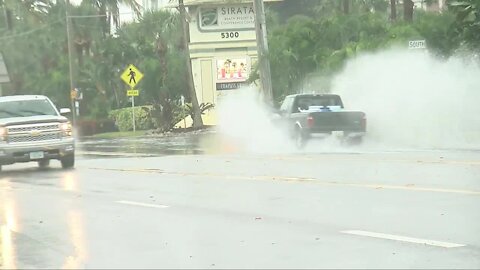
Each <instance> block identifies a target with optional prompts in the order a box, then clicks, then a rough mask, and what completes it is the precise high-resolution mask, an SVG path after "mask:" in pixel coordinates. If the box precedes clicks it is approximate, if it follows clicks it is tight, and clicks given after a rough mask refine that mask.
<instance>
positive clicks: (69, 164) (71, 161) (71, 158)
mask: <svg viewBox="0 0 480 270" xmlns="http://www.w3.org/2000/svg"><path fill="white" fill-rule="evenodd" d="M60 162H61V163H62V168H64V169H71V168H73V167H74V166H75V155H74V154H72V155H68V156H66V157H64V158H62V159H61V160H60Z"/></svg>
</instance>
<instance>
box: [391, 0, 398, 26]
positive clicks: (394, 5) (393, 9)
mask: <svg viewBox="0 0 480 270" xmlns="http://www.w3.org/2000/svg"><path fill="white" fill-rule="evenodd" d="M390 19H391V20H392V22H394V21H396V20H397V0H390Z"/></svg>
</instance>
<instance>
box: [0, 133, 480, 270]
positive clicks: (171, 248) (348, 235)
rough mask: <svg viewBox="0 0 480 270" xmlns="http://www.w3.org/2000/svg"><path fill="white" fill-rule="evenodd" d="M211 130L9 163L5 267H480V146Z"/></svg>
mask: <svg viewBox="0 0 480 270" xmlns="http://www.w3.org/2000/svg"><path fill="white" fill-rule="evenodd" d="M206 138H208V136H205V137H202V136H197V137H196V139H193V140H192V139H187V138H181V137H176V138H170V139H163V142H164V143H163V146H161V145H157V146H156V143H157V142H158V141H159V140H148V139H140V140H136V142H132V141H130V142H131V144H127V143H125V142H123V143H119V142H118V141H116V142H112V141H103V142H95V141H90V142H85V143H82V144H81V148H82V150H81V151H79V153H80V155H79V159H78V162H77V166H76V169H75V170H71V171H63V170H61V169H60V168H59V164H57V163H52V168H51V169H49V170H45V171H40V170H39V169H37V168H36V166H35V164H19V165H14V166H6V167H5V168H4V170H5V171H4V172H3V173H2V175H1V176H0V232H1V233H0V265H2V268H4V269H9V268H212V269H217V268H220V269H222V268H477V269H478V268H480V233H479V232H480V211H479V207H480V151H459V150H457V151H454V150H448V151H447V150H443V151H430V150H422V151H420V150H417V151H413V150H402V151H385V149H384V150H381V149H364V148H362V149H355V148H354V149H350V150H348V149H347V150H342V151H320V152H314V151H306V152H295V153H283V154H252V153H250V154H248V153H238V152H236V149H235V147H228V146H225V145H221V146H220V147H212V141H208V139H206ZM203 140H207V141H206V142H205V141H203ZM199 141H202V143H199ZM119 145H120V146H121V147H119Z"/></svg>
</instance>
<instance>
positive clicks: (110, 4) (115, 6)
mask: <svg viewBox="0 0 480 270" xmlns="http://www.w3.org/2000/svg"><path fill="white" fill-rule="evenodd" d="M84 3H89V4H93V6H94V7H95V8H97V9H98V12H99V15H101V16H104V17H105V25H104V32H105V34H109V33H110V30H111V29H110V27H111V25H112V23H113V24H114V25H115V27H118V26H119V24H120V5H122V4H124V5H126V6H129V7H130V8H131V9H132V10H133V12H134V13H135V15H136V16H137V17H140V16H141V13H140V5H139V4H138V3H137V1H136V0H83V1H82V4H84Z"/></svg>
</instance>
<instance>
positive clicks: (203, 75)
mask: <svg viewBox="0 0 480 270" xmlns="http://www.w3.org/2000/svg"><path fill="white" fill-rule="evenodd" d="M264 1H265V3H266V5H268V2H278V0H273V1H268V0H264ZM185 6H187V7H188V15H189V18H188V19H189V26H190V44H189V50H190V59H191V63H192V71H193V80H194V85H195V91H196V93H197V98H198V101H199V103H212V104H218V103H219V102H221V99H222V98H223V97H225V96H227V95H228V94H230V93H233V92H235V91H237V90H238V89H240V88H241V87H242V86H245V85H246V84H247V80H248V77H249V74H250V72H251V70H252V66H255V64H256V62H257V58H258V56H257V42H256V33H255V12H254V9H253V2H252V1H251V0H250V1H241V0H238V1H231V0H230V1H222V0H217V1H213V0H185ZM205 121H206V124H215V121H216V115H215V110H212V111H210V112H208V113H207V115H206V117H205Z"/></svg>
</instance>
